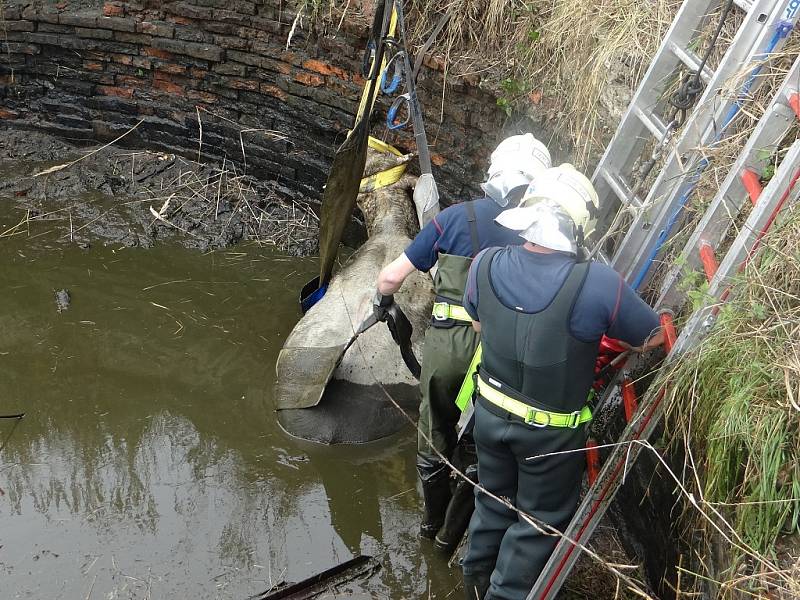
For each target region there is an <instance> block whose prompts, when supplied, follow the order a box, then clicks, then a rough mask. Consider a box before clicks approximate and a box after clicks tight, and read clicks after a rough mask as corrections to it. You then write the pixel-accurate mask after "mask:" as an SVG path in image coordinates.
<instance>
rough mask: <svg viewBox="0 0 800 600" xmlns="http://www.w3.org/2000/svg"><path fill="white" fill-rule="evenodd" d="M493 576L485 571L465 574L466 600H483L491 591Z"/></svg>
mask: <svg viewBox="0 0 800 600" xmlns="http://www.w3.org/2000/svg"><path fill="white" fill-rule="evenodd" d="M491 576H492V574H491V573H487V572H484V571H478V572H476V573H469V574H467V573H464V600H483V598H484V597H485V596H486V592H488V591H489V580H490V579H491Z"/></svg>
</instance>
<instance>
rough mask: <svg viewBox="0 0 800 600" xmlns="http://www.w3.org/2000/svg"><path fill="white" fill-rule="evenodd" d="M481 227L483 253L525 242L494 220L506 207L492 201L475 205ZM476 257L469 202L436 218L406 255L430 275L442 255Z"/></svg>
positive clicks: (418, 235) (418, 268)
mask: <svg viewBox="0 0 800 600" xmlns="http://www.w3.org/2000/svg"><path fill="white" fill-rule="evenodd" d="M473 206H474V207H475V220H476V222H477V225H478V245H479V246H480V250H483V249H484V248H491V247H492V246H508V245H519V244H522V243H523V242H524V241H525V240H523V239H522V238H521V237H519V234H518V233H517V232H516V231H511V230H510V229H506V228H505V227H502V226H500V225H498V224H497V223H496V222H495V220H494V218H495V217H496V216H497V215H499V214H500V213H501V212H502V211H503V210H505V209H504V208H502V207H500V206H499V205H498V204H497V202H495V201H494V200H492V199H491V198H481V199H480V200H475V202H474V203H473ZM440 252H441V253H443V254H452V255H454V256H467V257H470V258H471V257H472V256H473V254H474V253H473V251H472V238H471V236H470V231H469V222H468V221H467V207H466V203H464V202H462V203H460V204H453V205H452V206H449V207H447V208H446V209H444V210H443V211H442V212H440V213H439V214H438V215H436V216H435V217H434V218H433V219H432V220H431V221H430V222H429V223H428V224H427V225H425V227H423V228H422V230H421V231H420V232H419V233H418V234H417V237H415V238H414V240H413V241H412V242H411V243H410V244H409V246H408V248H406V252H405V254H406V256H407V257H408V260H410V261H411V264H412V265H414V268H416V269H417V270H419V271H423V272H427V271H429V270H430V268H431V267H432V266H433V265H434V264H435V263H436V261H437V259H438V257H439V253H440Z"/></svg>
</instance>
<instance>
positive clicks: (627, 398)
mask: <svg viewBox="0 0 800 600" xmlns="http://www.w3.org/2000/svg"><path fill="white" fill-rule="evenodd" d="M622 407H623V409H624V410H625V421H626V422H628V423H630V422H631V419H633V415H635V414H636V410H637V409H638V408H639V402H638V400H637V399H636V389H635V388H634V387H633V380H632V379H631V378H630V377H628V376H625V377H624V378H623V379H622Z"/></svg>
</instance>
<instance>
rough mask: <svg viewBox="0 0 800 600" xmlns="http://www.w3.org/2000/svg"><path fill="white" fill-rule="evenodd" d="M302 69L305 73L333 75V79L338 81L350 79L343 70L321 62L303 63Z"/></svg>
mask: <svg viewBox="0 0 800 600" xmlns="http://www.w3.org/2000/svg"><path fill="white" fill-rule="evenodd" d="M303 68H304V69H306V70H307V71H314V72H315V73H319V74H320V75H333V76H334V77H338V78H339V79H343V80H345V81H347V80H349V79H350V77H349V75H348V74H347V72H346V71H345V70H344V69H340V68H339V67H334V66H333V65H331V64H328V63H325V62H322V61H321V60H316V59H309V60H306V61H303Z"/></svg>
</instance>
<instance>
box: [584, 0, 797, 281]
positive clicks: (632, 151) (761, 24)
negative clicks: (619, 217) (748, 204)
mask: <svg viewBox="0 0 800 600" xmlns="http://www.w3.org/2000/svg"><path fill="white" fill-rule="evenodd" d="M718 4H720V1H719V0H713V1H711V0H687V1H685V2H684V3H683V5H682V6H681V8H680V10H679V12H678V14H677V16H676V18H675V21H674V22H673V24H672V26H671V27H670V29H669V31H668V32H667V35H666V37H665V38H664V41H663V43H662V45H661V47H660V48H659V50H658V52H657V53H656V56H655V58H654V60H653V62H652V64H651V65H650V68H649V69H648V71H647V73H646V74H645V77H644V79H643V81H642V83H641V84H640V86H639V88H638V90H637V92H636V94H635V95H634V98H633V100H632V102H631V105H630V106H629V108H628V110H627V112H626V114H625V116H624V117H623V119H622V121H621V122H620V126H619V128H618V129H617V132H616V134H615V135H614V137H613V138H612V140H611V142H610V144H609V146H608V148H607V149H606V152H605V153H604V155H603V157H602V159H601V160H600V163H599V164H598V166H597V169H596V170H595V174H594V176H593V181H594V183H595V185H596V187H597V189H598V194H599V195H600V202H601V206H603V205H604V203H605V208H604V209H603V210H605V211H612V210H613V209H614V207H615V206H621V208H623V209H630V210H632V211H634V213H635V216H634V219H633V223H632V224H631V225H630V227H629V228H628V231H627V233H626V235H625V236H624V238H623V240H622V241H621V242H620V244H619V246H618V247H617V248H616V251H615V253H614V255H613V258H612V261H611V262H612V264H613V266H614V268H615V269H616V270H617V271H619V272H620V273H621V274H622V275H623V276H624V277H625V278H626V279H627V281H628V282H629V283H630V284H631V285H632V286H633V287H634V288H636V289H638V288H640V287H641V285H642V283H644V282H645V281H646V279H647V277H648V275H649V271H650V266H651V265H652V263H653V261H654V259H655V257H656V255H657V253H658V251H659V250H660V248H661V246H662V245H663V243H664V242H665V241H666V239H667V238H668V237H669V234H670V233H671V229H672V227H673V226H674V225H675V223H676V221H677V220H678V219H679V218H680V216H681V210H682V208H683V206H685V204H686V202H687V201H688V198H689V196H690V195H691V193H692V192H693V190H694V187H695V185H696V183H697V179H698V178H699V175H700V174H702V172H703V170H704V169H705V167H706V166H707V165H708V160H707V159H705V158H703V157H702V156H701V153H700V151H699V148H701V147H702V146H708V145H709V144H714V143H718V142H719V140H721V139H722V138H724V137H725V136H726V135H727V134H729V133H730V130H731V129H732V127H731V125H732V124H735V123H734V121H735V117H736V116H737V115H738V113H739V110H740V108H741V106H742V99H743V98H744V97H745V96H747V95H749V94H751V93H752V92H754V91H755V89H756V88H757V87H758V85H759V84H760V82H761V79H760V78H759V77H758V74H759V72H760V70H761V68H762V67H763V62H764V58H765V57H766V56H768V55H769V54H771V53H774V52H777V51H779V50H780V49H781V47H782V46H783V44H784V43H785V40H786V37H787V35H788V33H789V32H790V31H791V29H792V27H793V25H794V23H795V22H796V21H797V18H798V13H800V8H799V7H798V6H797V4H798V3H797V2H796V0H777V1H776V0H754V1H753V2H735V4H736V5H737V6H738V7H740V8H745V9H746V10H747V13H746V15H745V17H744V21H743V22H742V25H741V26H740V27H739V29H738V32H737V33H736V35H735V37H734V39H733V41H732V42H731V44H730V46H729V47H728V50H727V52H726V53H725V55H724V56H723V58H722V60H721V61H720V64H719V66H718V68H717V69H716V70H715V71H714V72H710V70H709V69H708V68H707V67H706V68H705V69H704V70H703V72H702V73H701V79H702V80H703V81H704V83H705V89H704V91H703V93H702V96H701V97H700V99H699V101H698V103H697V106H696V107H695V108H694V110H693V111H692V112H691V114H690V115H689V116H688V118H687V121H686V123H685V124H684V125H683V126H682V127H681V129H680V131H679V132H678V133H677V134H676V135H675V137H676V140H675V143H674V145H673V148H672V149H671V150H670V152H669V154H668V156H667V158H666V160H665V161H664V165H663V167H662V168H661V170H660V172H659V173H658V175H657V177H656V179H655V182H654V183H653V185H652V187H651V188H650V190H649V192H648V193H647V195H646V197H645V199H644V200H642V199H641V198H640V196H639V195H638V193H637V194H634V192H636V191H637V187H638V186H637V185H632V182H631V176H630V174H627V175H626V173H625V170H626V169H630V165H632V164H633V163H634V160H635V159H636V158H637V157H638V156H639V155H641V153H642V152H643V151H644V150H645V149H646V148H647V144H648V143H655V144H656V148H657V149H659V150H660V149H663V148H664V147H665V146H666V145H667V144H668V143H669V142H670V137H671V136H672V135H673V133H674V127H675V122H674V121H673V122H672V123H665V122H664V121H663V119H662V117H660V116H659V115H658V114H656V113H657V110H658V109H659V104H661V105H663V104H664V101H663V99H662V96H663V94H664V93H665V91H666V87H667V85H668V81H669V80H670V76H671V74H673V73H674V72H675V70H676V69H677V68H679V67H680V66H681V65H685V66H686V67H688V68H689V69H690V70H691V69H693V68H697V67H698V66H699V64H700V62H701V59H700V58H698V57H697V55H696V54H694V52H692V51H691V50H689V49H688V46H689V45H690V44H691V41H692V37H693V36H694V35H695V34H696V32H698V31H699V30H700V29H701V28H702V27H703V23H704V19H705V17H707V15H708V13H709V9H710V8H712V7H713V6H714V5H718ZM743 67H747V68H750V69H752V70H751V72H750V73H749V74H748V76H747V78H746V80H745V83H744V85H743V86H742V89H741V90H740V91H739V93H738V94H736V95H735V96H732V95H730V94H728V95H727V97H726V96H725V95H722V94H720V90H722V89H723V87H724V86H725V84H726V83H727V82H728V81H730V80H731V79H732V78H733V77H734V76H735V75H737V73H739V72H741V71H742V69H743ZM663 110H665V109H663ZM663 110H662V112H663ZM608 216H609V215H608V214H607V213H601V221H602V220H603V219H607V218H608Z"/></svg>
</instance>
